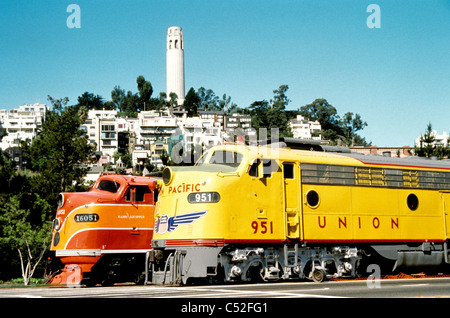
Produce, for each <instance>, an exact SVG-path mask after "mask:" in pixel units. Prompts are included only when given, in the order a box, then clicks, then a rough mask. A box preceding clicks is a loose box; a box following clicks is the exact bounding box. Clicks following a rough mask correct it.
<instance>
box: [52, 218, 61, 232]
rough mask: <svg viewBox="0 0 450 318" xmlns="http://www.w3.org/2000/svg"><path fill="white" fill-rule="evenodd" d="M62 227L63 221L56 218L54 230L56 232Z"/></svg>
mask: <svg viewBox="0 0 450 318" xmlns="http://www.w3.org/2000/svg"><path fill="white" fill-rule="evenodd" d="M60 226H61V221H60V220H59V219H58V218H56V219H54V220H53V228H54V229H55V231H58V230H59V227H60Z"/></svg>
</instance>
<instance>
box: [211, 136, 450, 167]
mask: <svg viewBox="0 0 450 318" xmlns="http://www.w3.org/2000/svg"><path fill="white" fill-rule="evenodd" d="M219 147H225V148H228V147H231V148H233V147H236V145H234V146H219ZM241 147H244V148H246V149H247V151H249V152H250V153H257V154H258V155H261V157H262V158H263V157H266V158H269V157H273V156H275V157H276V156H280V158H283V159H285V160H293V161H294V160H295V161H304V162H310V163H323V164H336V165H358V166H359V165H375V166H385V167H389V166H392V167H395V168H411V167H413V168H419V169H439V170H450V160H448V159H444V160H433V159H428V158H421V157H416V156H410V157H404V158H398V157H385V156H380V155H363V154H359V153H355V152H351V151H350V150H349V149H348V148H344V147H331V146H330V147H325V148H321V147H317V144H316V146H315V147H313V148H312V149H311V150H305V149H307V148H305V147H301V148H300V149H296V148H295V147H294V149H293V148H291V147H288V146H287V145H286V144H283V143H280V144H273V143H272V144H267V145H263V146H241ZM235 149H236V148H235ZM333 150H336V151H333ZM347 150H348V151H347Z"/></svg>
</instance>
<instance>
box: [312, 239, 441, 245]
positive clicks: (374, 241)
mask: <svg viewBox="0 0 450 318" xmlns="http://www.w3.org/2000/svg"><path fill="white" fill-rule="evenodd" d="M445 241H446V240H443V239H416V240H403V239H396V240H392V239H364V240H363V239H360V240H338V239H336V240H305V241H304V242H305V243H343V244H344V243H423V242H441V243H442V242H445Z"/></svg>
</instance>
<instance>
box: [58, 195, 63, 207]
mask: <svg viewBox="0 0 450 318" xmlns="http://www.w3.org/2000/svg"><path fill="white" fill-rule="evenodd" d="M57 203H58V208H62V207H63V205H64V194H62V193H60V194H59V195H58V201H57Z"/></svg>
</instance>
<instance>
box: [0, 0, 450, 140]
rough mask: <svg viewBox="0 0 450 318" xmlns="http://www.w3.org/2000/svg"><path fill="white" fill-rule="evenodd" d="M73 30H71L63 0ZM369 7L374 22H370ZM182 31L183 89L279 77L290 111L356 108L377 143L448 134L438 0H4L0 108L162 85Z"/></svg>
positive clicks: (250, 97)
mask: <svg viewBox="0 0 450 318" xmlns="http://www.w3.org/2000/svg"><path fill="white" fill-rule="evenodd" d="M72 3H74V4H77V5H79V7H80V9H81V15H80V17H81V28H73V29H70V28H68V27H67V24H66V20H67V18H68V17H69V15H70V14H71V12H67V7H68V6H69V5H70V4H72ZM369 4H377V5H378V6H379V8H380V18H381V28H369V27H368V26H367V23H366V20H367V18H368V17H369V16H370V15H371V14H372V12H366V9H367V7H368V5H369ZM170 26H180V27H182V28H183V34H184V40H185V52H184V55H185V73H186V75H185V77H186V84H185V85H186V91H188V90H189V88H190V87H194V89H198V88H199V87H201V86H203V87H205V88H210V89H212V90H213V91H214V92H215V93H216V95H218V96H222V95H223V94H224V93H226V94H227V95H229V96H231V97H232V101H233V102H235V103H236V104H238V106H240V107H247V106H249V105H250V104H251V103H252V102H254V101H256V100H262V99H266V100H269V99H271V98H272V97H273V90H275V89H277V88H278V87H279V86H280V85H283V84H287V85H289V90H288V92H287V95H288V97H289V98H290V100H291V103H290V104H289V105H288V109H298V108H299V107H300V106H303V105H306V104H309V103H311V102H312V101H313V100H314V99H316V98H325V99H327V100H328V102H329V103H330V104H332V105H333V106H335V107H336V108H337V110H338V113H339V114H340V115H343V114H344V113H345V112H353V113H359V114H360V115H361V117H362V118H363V119H364V120H365V121H366V122H367V123H368V126H367V127H366V128H365V129H364V130H363V131H362V132H361V135H362V136H363V137H365V138H366V140H367V141H372V143H373V144H374V145H378V146H404V145H412V144H413V142H414V139H415V138H416V137H417V136H418V135H420V134H421V133H423V132H424V130H425V128H426V125H427V123H428V122H431V123H432V125H433V128H434V129H436V130H438V131H439V132H442V131H444V130H445V131H450V119H449V117H450V116H448V114H449V110H450V1H448V0H432V1H425V0H421V1H418V0H411V1H400V0H397V1H392V0H390V1H381V0H370V1H366V0H342V1H336V0H331V1H325V0H316V1H313V0H279V1H275V0H239V1H234V0H222V1H218V0H208V1H206V0H189V1H188V0H172V1H166V0H164V1H150V0H149V1H143V0H140V1H139V0H134V1H125V0H123V1H118V0H109V1H107V0H95V1H93V0H90V1H87V0H70V1H65V0H40V1H32V0H27V1H25V0H15V1H13V0H4V1H2V3H1V5H0V43H1V46H0V61H1V63H0V65H1V68H0V75H1V76H0V108H14V107H18V106H20V105H23V104H26V103H35V102H36V101H40V102H41V103H45V104H49V102H48V100H47V95H51V96H53V97H56V98H60V97H68V98H69V100H70V101H69V104H75V103H76V100H77V97H78V96H80V95H81V94H82V93H83V92H85V91H88V92H92V93H94V94H99V95H101V96H102V97H103V98H104V99H105V100H110V99H111V90H112V89H113V88H114V86H115V85H120V86H121V88H124V89H125V90H131V91H133V92H137V87H136V77H137V76H138V75H144V77H145V78H146V79H147V80H149V81H150V82H151V83H152V86H153V90H154V95H153V96H157V95H159V92H163V91H165V77H166V75H165V41H166V32H167V28H168V27H170Z"/></svg>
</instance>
